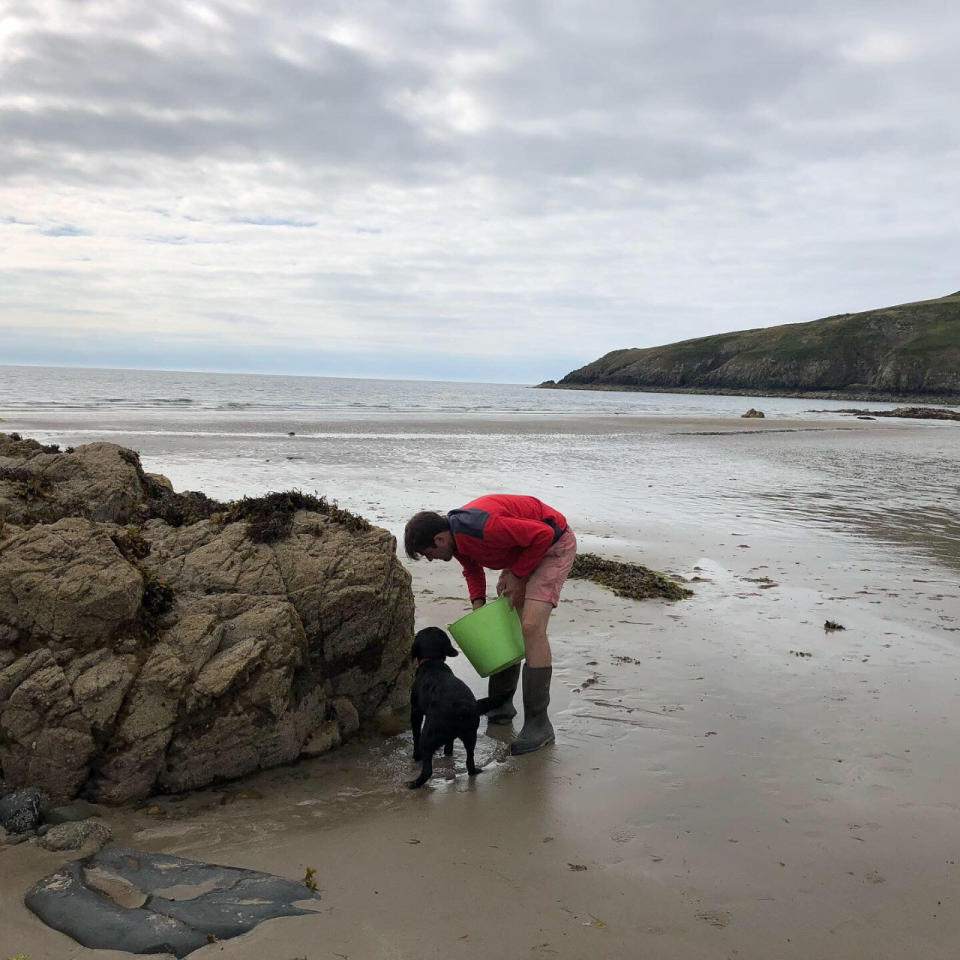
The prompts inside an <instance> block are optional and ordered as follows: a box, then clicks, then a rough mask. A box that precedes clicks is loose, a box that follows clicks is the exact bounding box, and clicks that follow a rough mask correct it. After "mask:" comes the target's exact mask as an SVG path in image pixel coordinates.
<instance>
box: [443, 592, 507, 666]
mask: <svg viewBox="0 0 960 960" xmlns="http://www.w3.org/2000/svg"><path fill="white" fill-rule="evenodd" d="M450 634H451V636H452V637H453V639H454V640H456V641H457V646H458V647H459V648H460V649H461V650H462V651H463V652H464V653H465V654H466V656H467V659H468V660H469V661H470V663H472V664H473V669H474V670H476V671H477V673H479V674H480V676H481V677H489V676H490V674H491V673H499V672H500V671H501V670H506V669H507V667H512V666H513V665H514V664H515V663H519V662H520V661H521V660H522V659H523V630H521V628H520V617H518V616H517V611H516V610H514V609H513V607H511V606H510V604H509V602H508V601H507V598H506V597H505V596H500V597H498V598H497V599H496V600H494V601H492V602H491V603H487V604H485V605H484V606H482V607H478V608H477V609H476V610H474V611H473V612H472V613H468V614H467V615H466V616H465V617H461V618H460V619H459V620H458V621H457V622H456V623H451V624H450Z"/></svg>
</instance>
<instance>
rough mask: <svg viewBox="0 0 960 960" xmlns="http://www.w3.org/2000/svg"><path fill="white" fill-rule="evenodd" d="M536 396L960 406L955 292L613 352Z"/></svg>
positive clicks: (959, 309) (958, 296)
mask: <svg viewBox="0 0 960 960" xmlns="http://www.w3.org/2000/svg"><path fill="white" fill-rule="evenodd" d="M540 386H542V387H546V388H561V389H578V390H584V389H586V390H648V391H657V392H660V391H663V392H673V391H680V392H686V393H724V394H743V395H766V396H778V395H780V396H782V395H786V396H804V397H836V398H839V399H853V398H862V399H874V400H886V399H889V400H924V401H940V402H944V401H948V402H960V291H958V292H957V293H954V294H951V295H950V296H947V297H941V298H939V299H937V300H922V301H918V302H916V303H904V304H900V305H899V306H895V307H884V308H881V309H878V310H868V311H866V312H864V313H845V314H839V315H837V316H834V317H826V318H824V319H822V320H813V321H810V322H808V323H791V324H786V325H784V326H778V327H768V328H763V329H756V330H741V331H736V332H733V333H721V334H715V335H713V336H709V337H697V338H696V339H693V340H684V341H681V342H680V343H673V344H668V345H666V346H660V347H648V348H643V349H641V348H630V349H624V350H614V351H612V352H611V353H608V354H606V355H604V356H603V357H600V359H599V360H594V361H593V362H592V363H588V364H587V365H586V366H583V367H580V368H579V369H578V370H573V371H572V372H570V373H568V374H567V375H566V376H565V377H563V378H562V379H561V380H559V381H557V382H554V381H552V380H548V381H546V382H545V383H543V384H540Z"/></svg>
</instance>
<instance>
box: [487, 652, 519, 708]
mask: <svg viewBox="0 0 960 960" xmlns="http://www.w3.org/2000/svg"><path fill="white" fill-rule="evenodd" d="M519 679H520V664H519V663H515V664H514V665H513V666H512V667H507V669H506V670H501V671H500V672H499V673H495V674H493V676H491V677H490V679H489V680H488V681H487V696H488V697H503V696H506V697H507V698H508V699H506V700H505V701H504V702H503V703H501V704H500V706H499V707H494V709H493V710H491V711H490V712H489V713H488V714H487V723H509V722H510V721H511V720H512V719H513V718H514V717H515V716H516V715H517V708H516V707H515V706H514V705H513V695H514V694H515V693H516V692H517V681H518V680H519Z"/></svg>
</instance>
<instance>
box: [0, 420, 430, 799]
mask: <svg viewBox="0 0 960 960" xmlns="http://www.w3.org/2000/svg"><path fill="white" fill-rule="evenodd" d="M0 517H4V518H5V520H4V521H0V523H3V529H0V768H2V776H3V777H4V779H5V780H6V781H7V783H9V784H12V785H27V784H29V785H31V786H37V787H40V788H42V789H44V790H45V791H47V792H48V793H49V794H51V795H52V796H53V797H54V798H55V799H56V800H69V799H71V798H73V797H75V796H77V795H79V794H81V793H82V794H83V795H84V796H86V797H89V798H90V799H92V800H95V801H98V802H107V803H119V802H123V801H125V800H129V799H133V798H139V797H145V796H147V795H149V794H151V793H155V792H180V791H183V790H190V789H195V788H198V787H203V786H206V785H207V784H209V783H211V782H214V781H216V780H226V779H231V778H235V777H239V776H242V775H243V774H246V773H250V772H252V771H254V770H257V769H260V768H265V767H270V766H275V765H277V764H283V763H289V762H290V761H293V760H295V759H297V757H298V756H300V755H301V753H302V752H303V751H304V748H305V747H306V745H307V744H308V743H309V744H310V745H311V746H310V752H311V753H314V752H315V751H316V750H317V749H320V746H321V745H322V744H327V745H328V746H331V747H332V746H333V745H335V744H336V743H339V742H340V741H341V740H342V739H343V737H344V736H346V735H348V731H351V732H352V731H353V730H355V729H356V727H357V726H358V725H359V723H360V722H361V721H366V720H372V719H373V718H374V717H375V716H376V715H377V714H378V713H380V712H389V711H392V710H395V709H397V708H400V707H402V706H403V705H404V703H405V702H406V700H407V697H408V689H409V682H408V681H409V671H410V664H409V660H408V657H407V653H408V651H409V647H410V638H411V636H412V633H413V594H412V591H411V590H410V575H409V574H408V573H407V572H406V570H404V568H403V567H402V565H401V564H400V562H399V561H398V560H397V557H396V543H395V540H394V538H393V537H392V536H391V534H390V533H389V532H388V531H386V530H382V529H380V528H378V527H374V526H372V525H371V524H370V523H368V522H367V521H366V520H364V519H363V518H362V517H357V516H355V515H353V514H350V513H348V512H347V511H344V510H340V509H339V508H338V507H337V506H336V505H335V504H329V503H327V502H326V501H325V500H324V499H323V498H318V497H311V496H306V495H304V494H301V493H299V492H297V491H290V492H288V493H279V494H271V495H268V496H267V497H264V498H261V499H259V500H242V501H239V502H237V503H233V504H220V503H217V502H215V501H213V500H211V499H210V498H208V497H205V496H204V495H203V494H200V493H187V494H176V493H174V492H173V491H172V490H171V489H170V488H169V486H168V485H165V484H163V483H160V482H158V481H157V480H156V479H154V478H152V477H151V476H149V475H147V474H145V473H144V472H143V470H142V468H141V466H140V462H139V458H138V457H137V455H136V454H135V453H134V452H133V451H131V450H126V449H124V448H123V447H118V446H116V445H114V444H103V443H98V444H90V445H88V446H86V447H78V448H77V449H76V451H74V452H72V453H60V452H55V451H53V450H52V449H51V448H45V447H42V446H41V445H40V444H38V443H36V442H35V441H32V440H22V439H12V438H11V437H10V436H7V435H5V434H0ZM354 717H355V718H356V720H354V719H353V718H354ZM331 723H333V724H334V725H335V726H336V727H337V728H338V729H339V736H331V735H325V736H324V737H319V738H317V737H314V734H315V733H317V732H318V731H321V730H324V731H327V730H329V729H330V724H331Z"/></svg>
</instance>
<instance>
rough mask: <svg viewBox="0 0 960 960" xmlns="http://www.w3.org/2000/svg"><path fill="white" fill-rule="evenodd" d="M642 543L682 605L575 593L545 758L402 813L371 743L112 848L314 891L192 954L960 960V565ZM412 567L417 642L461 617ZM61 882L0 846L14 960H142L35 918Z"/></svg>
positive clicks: (184, 811)
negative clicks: (685, 590)
mask: <svg viewBox="0 0 960 960" xmlns="http://www.w3.org/2000/svg"><path fill="white" fill-rule="evenodd" d="M751 426H752V425H751ZM625 535H626V532H625ZM611 542H614V543H615V542H616V541H615V540H614V541H611ZM646 542H647V543H653V544H661V546H658V547H655V548H651V549H650V552H649V553H648V554H647V555H643V556H635V555H634V556H630V557H628V559H635V560H640V561H642V562H645V563H647V564H648V565H650V566H652V567H655V568H658V569H662V570H667V571H670V572H673V573H676V574H679V575H681V576H683V577H685V578H687V579H688V580H691V581H692V582H691V586H692V587H693V588H694V590H695V591H696V593H695V596H694V598H693V599H691V600H686V601H682V602H679V603H676V604H668V603H664V602H660V601H645V602H641V603H637V602H634V601H629V600H622V599H618V598H617V597H615V596H613V595H612V594H611V593H609V592H608V591H606V590H604V589H603V588H602V587H599V586H595V585H593V584H589V583H585V582H571V583H570V584H568V586H567V588H566V590H565V592H564V600H563V602H562V604H561V606H560V607H559V609H558V610H557V612H556V613H555V615H554V620H553V625H552V631H551V635H552V642H553V649H554V657H555V673H554V684H553V696H554V704H553V709H552V714H553V720H554V725H555V727H556V728H557V743H556V745H554V746H551V747H548V748H545V749H544V750H542V751H540V752H538V753H536V754H534V755H531V756H527V757H522V758H510V757H505V755H504V754H505V751H504V749H503V746H502V744H501V743H500V742H499V740H495V739H491V738H488V737H481V740H480V745H479V750H478V753H479V759H480V761H481V762H485V769H484V772H483V773H482V774H481V775H480V776H478V777H476V778H473V779H470V778H468V777H467V776H466V774H465V772H464V769H463V754H462V748H460V745H459V744H458V751H457V753H456V755H455V757H454V758H453V759H454V763H453V764H452V765H449V764H447V765H444V763H443V762H442V761H441V762H440V763H439V764H438V765H437V768H436V769H437V775H436V776H435V778H434V779H433V780H432V781H431V782H430V784H429V785H428V786H427V787H426V788H424V789H423V790H420V791H416V792H414V791H408V790H407V789H405V787H404V785H403V784H404V781H405V780H406V779H408V778H409V777H410V776H411V775H412V773H413V772H414V771H415V769H416V767H415V766H414V765H413V764H412V763H411V761H410V759H409V753H410V741H409V734H407V733H399V734H395V735H393V736H386V735H381V736H372V737H370V738H368V739H363V740H358V741H355V742H354V743H352V744H350V745H349V746H348V747H346V748H344V749H343V750H340V751H338V752H336V753H334V754H331V755H328V756H326V757H322V758H320V759H318V760H314V761H309V762H303V763H300V764H298V765H296V766H293V767H288V768H283V769H279V770H272V771H266V772H264V773H262V774H259V775H257V776H254V777H250V778H248V779H247V780H245V781H243V782H241V783H235V784H230V785H225V786H224V787H223V788H221V789H218V790H207V791H201V792H198V793H195V794H191V795H189V796H187V797H183V798H159V799H157V800H156V801H151V802H150V803H149V804H148V805H145V806H144V807H142V808H141V809H138V810H131V809H128V810H123V811H107V812H106V815H107V819H108V821H109V822H110V824H111V825H112V827H113V829H114V833H115V840H116V841H117V842H120V843H124V844H130V845H133V846H136V847H140V848H143V849H149V850H161V851H164V852H169V853H174V854H178V855H182V856H188V857H194V858H197V859H202V860H207V861H210V862H215V863H223V864H229V865H233V866H240V867H249V868H255V869H259V870H267V871H271V872H274V873H277V874H280V875H282V876H286V877H291V878H301V877H303V875H304V873H305V870H306V868H307V867H308V866H309V867H314V868H315V869H316V870H317V878H318V882H319V886H320V892H321V894H322V900H321V902H320V905H319V909H318V912H317V914H316V915H315V916H310V917H301V918H290V919H282V920H273V921H269V922H267V923H265V924H263V925H261V926H260V927H259V928H257V929H256V930H254V931H252V932H251V933H249V934H247V935H245V936H244V937H241V938H238V939H235V940H232V941H229V942H226V943H216V944H211V945H210V946H209V947H206V948H203V949H202V950H200V951H197V952H196V953H194V954H193V955H192V957H193V958H196V960H212V958H214V957H228V958H231V960H263V958H269V960H293V958H308V960H327V958H349V960H381V958H383V960H387V958H389V960H399V958H417V960H421V958H447V960H456V958H481V957H487V956H491V955H492V956H495V957H498V958H503V960H514V958H517V960H519V958H528V957H529V958H549V957H557V958H581V957H592V958H607V957H609V958H618V960H619V958H624V957H641V956H643V957H646V956H649V957H656V958H658V960H666V958H683V960H692V958H736V960H790V958H796V960H819V958H822V960H860V958H870V960H883V958H889V960H901V958H908V957H909V958H913V957H919V958H924V960H941V958H942V960H955V958H956V957H957V956H958V955H960V909H958V905H960V765H958V764H957V762H956V757H957V752H958V747H957V744H958V742H960V709H958V707H960V686H958V682H957V681H958V673H960V670H958V659H957V651H958V645H960V585H958V582H957V575H956V572H955V570H953V571H951V570H950V568H948V567H946V566H940V565H936V564H935V563H933V562H929V563H927V562H920V561H915V562H914V561H909V562H908V561H905V562H904V563H903V564H902V565H900V566H899V567H896V568H894V572H893V573H891V568H887V569H885V571H884V573H883V575H882V576H878V575H877V574H875V572H874V571H873V570H871V569H870V563H869V562H867V561H865V559H864V555H861V554H860V553H859V552H858V550H857V547H856V543H855V542H853V541H848V540H841V539H837V540H833V541H832V540H831V539H830V538H829V537H827V536H814V535H811V536H810V538H809V539H804V538H802V537H801V538H797V537H795V536H794V537H791V538H790V539H789V541H785V540H784V539H783V538H782V537H780V536H779V535H777V533H776V531H772V532H771V533H770V534H768V535H757V534H751V535H750V536H749V537H743V536H740V535H737V534H736V530H735V528H733V529H731V530H730V531H728V533H726V534H723V535H722V536H721V535H717V534H716V533H711V532H709V531H704V532H703V533H702V534H699V535H694V534H692V533H690V532H689V528H688V531H687V532H686V533H684V534H683V535H682V536H678V535H676V533H674V535H671V531H670V530H668V529H663V530H659V531H657V530H648V531H647V537H646ZM591 549H592V547H591ZM412 570H413V573H414V592H415V594H416V597H417V619H418V624H417V625H418V626H424V625H428V624H445V623H448V622H450V621H451V620H453V619H455V618H456V617H458V616H460V615H461V614H462V613H463V612H464V610H465V604H464V601H463V599H462V587H461V579H460V577H459V574H458V569H457V568H456V565H455V564H447V565H444V564H437V563H434V564H432V565H429V566H428V565H427V564H418V565H415V566H413V567H412ZM828 619H829V620H832V621H835V622H838V623H840V624H842V625H843V626H845V627H846V629H845V630H843V631H836V632H826V631H825V630H824V628H823V625H824V622H825V621H826V620H828ZM456 664H457V670H458V672H459V673H460V674H461V675H462V676H463V677H464V678H465V679H467V680H468V682H470V683H471V685H472V686H473V687H474V689H475V690H476V691H477V692H478V693H479V692H480V691H481V690H482V689H483V685H484V684H483V681H480V680H479V679H477V678H476V677H475V676H472V673H471V670H470V668H469V665H467V664H465V663H464V660H463V658H460V659H459V660H458V661H456ZM518 728H519V727H518ZM63 859H64V855H62V854H53V853H47V852H45V851H43V850H40V849H39V848H37V847H36V846H34V845H32V844H24V845H21V846H18V847H12V848H0V866H2V879H0V884H2V890H0V896H2V900H0V960H6V957H7V956H12V955H16V954H18V953H23V954H26V955H27V956H28V957H29V958H30V960H68V958H70V960H72V958H84V960H92V958H107V957H119V956H127V955H126V954H116V953H111V952H107V951H94V950H87V949H83V948H81V947H79V946H78V945H76V944H75V943H74V942H73V941H71V940H69V939H68V938H66V937H64V936H62V935H61V934H59V933H56V932H55V931H52V930H50V929H48V928H46V927H45V926H44V925H43V924H41V923H40V921H38V920H37V919H36V918H34V917H33V916H32V915H31V914H30V913H29V912H28V911H27V910H26V909H25V908H24V907H23V905H22V899H21V898H22V895H23V893H24V891H25V890H26V889H27V888H28V887H29V886H30V885H31V884H32V883H33V882H34V881H35V880H37V879H38V878H40V877H42V876H45V875H46V874H48V873H50V872H52V871H53V870H54V869H56V868H57V867H58V866H59V865H60V864H61V863H62V862H63Z"/></svg>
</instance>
